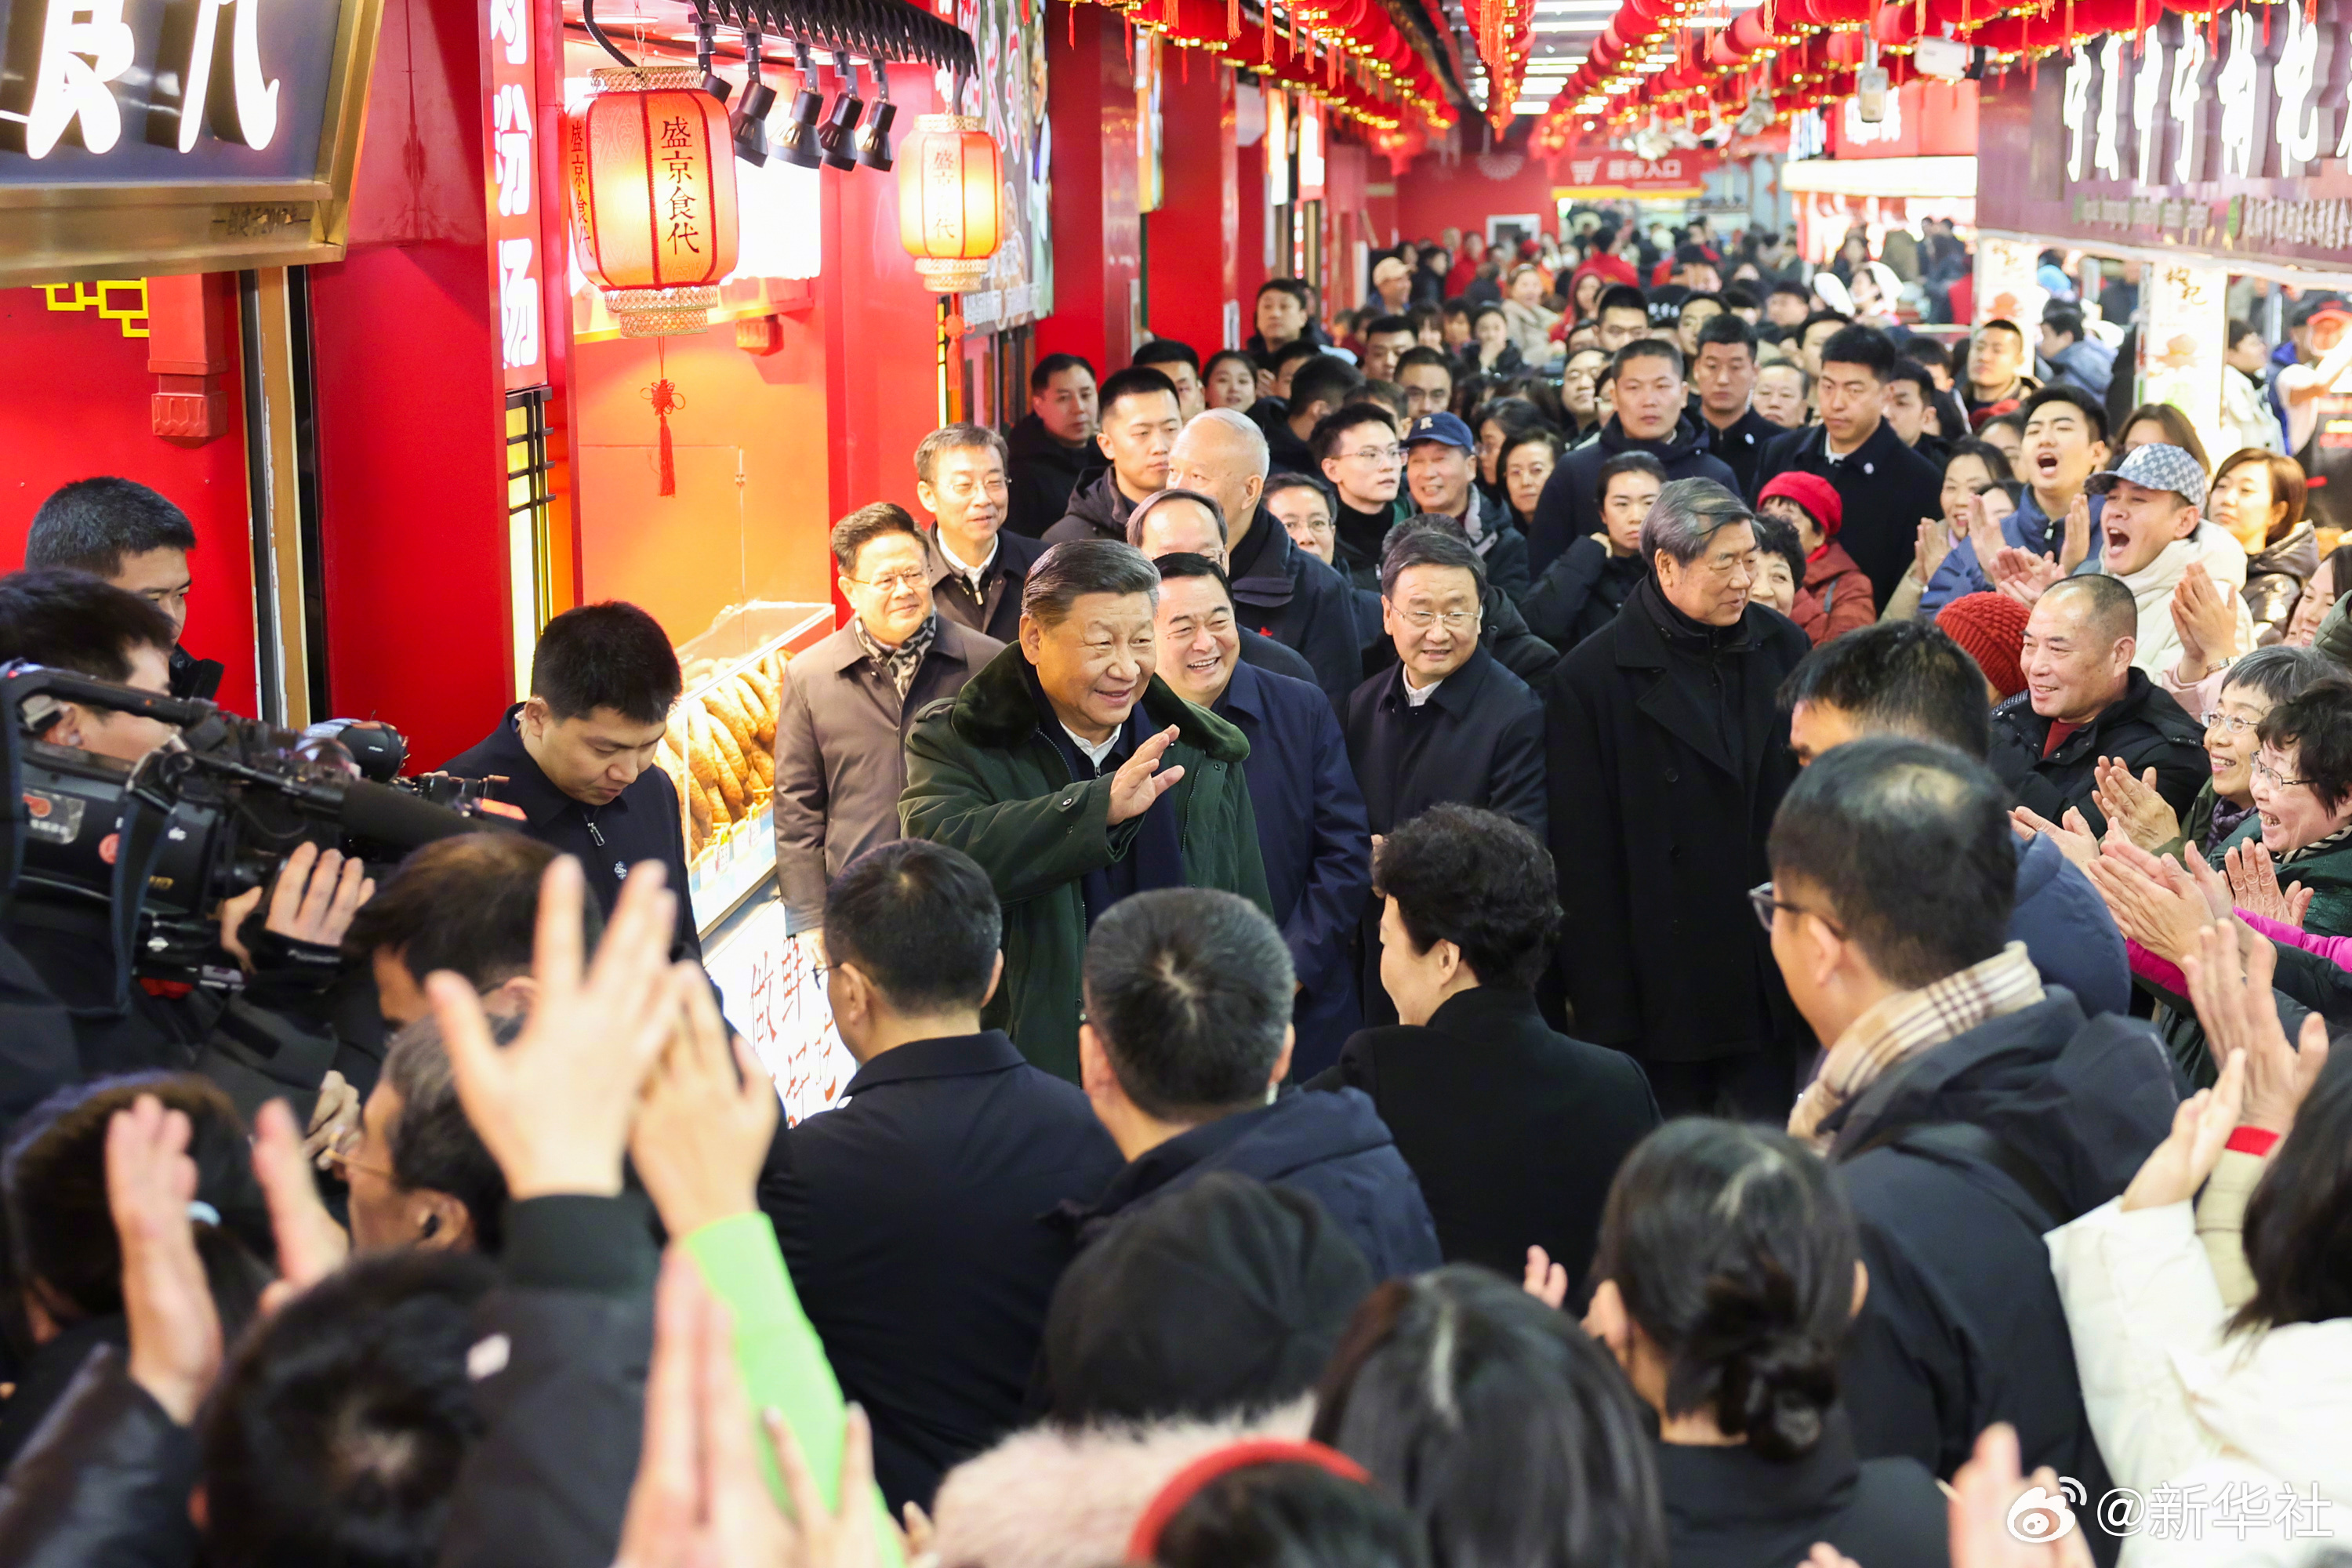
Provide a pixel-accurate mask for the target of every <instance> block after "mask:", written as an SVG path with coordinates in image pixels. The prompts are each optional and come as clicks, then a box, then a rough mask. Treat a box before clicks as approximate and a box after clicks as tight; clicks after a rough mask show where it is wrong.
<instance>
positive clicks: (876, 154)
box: [857, 98, 898, 174]
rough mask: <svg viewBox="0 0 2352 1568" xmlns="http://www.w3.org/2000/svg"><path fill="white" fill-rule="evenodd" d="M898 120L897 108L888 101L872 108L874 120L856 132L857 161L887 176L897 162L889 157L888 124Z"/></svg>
mask: <svg viewBox="0 0 2352 1568" xmlns="http://www.w3.org/2000/svg"><path fill="white" fill-rule="evenodd" d="M896 119H898V105H897V104H895V103H893V102H891V101H890V100H888V99H887V98H886V99H884V100H882V101H881V102H879V103H877V104H876V105H875V106H874V118H873V119H871V120H869V121H866V124H865V126H864V127H863V128H862V129H861V130H860V131H859V132H857V161H858V162H859V163H863V164H865V165H866V167H867V168H869V169H877V170H879V171H880V172H882V173H883V174H888V173H889V172H890V170H891V169H892V167H893V166H895V164H896V163H897V160H896V159H894V158H893V157H892V156H891V155H890V122H891V121H894V120H896Z"/></svg>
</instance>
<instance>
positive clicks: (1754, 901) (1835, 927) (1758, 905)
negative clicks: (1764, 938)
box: [1748, 882, 1845, 941]
mask: <svg viewBox="0 0 2352 1568" xmlns="http://www.w3.org/2000/svg"><path fill="white" fill-rule="evenodd" d="M1748 908H1750V909H1752V910H1755V911H1756V923H1757V924H1758V925H1760V926H1762V927H1763V928H1764V929H1765V931H1768V932H1769V931H1771V929H1772V915H1773V911H1774V910H1788V911H1789V912H1790V914H1792V915H1811V916H1812V917H1813V919H1815V920H1817V921H1821V922H1822V924H1823V925H1825V926H1827V927H1829V928H1830V930H1831V931H1832V932H1834V933H1835V934H1836V936H1837V937H1838V939H1839V940H1840V941H1843V940H1844V938H1845V928H1843V926H1841V925H1839V924H1838V923H1837V921H1833V920H1832V919H1830V917H1829V916H1827V915H1825V914H1823V913H1822V912H1821V910H1809V909H1807V908H1805V906H1804V905H1802V904H1791V903H1788V902H1786V901H1784V900H1781V899H1780V898H1778V897H1776V896H1774V893H1773V890H1772V884H1771V883H1769V882H1759V883H1757V884H1756V885H1755V886H1754V887H1752V888H1750V889H1748Z"/></svg>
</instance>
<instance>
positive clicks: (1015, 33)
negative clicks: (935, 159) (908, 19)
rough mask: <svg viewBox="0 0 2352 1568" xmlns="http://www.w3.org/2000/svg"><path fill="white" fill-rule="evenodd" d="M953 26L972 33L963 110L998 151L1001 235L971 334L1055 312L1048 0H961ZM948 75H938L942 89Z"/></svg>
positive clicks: (969, 319)
mask: <svg viewBox="0 0 2352 1568" xmlns="http://www.w3.org/2000/svg"><path fill="white" fill-rule="evenodd" d="M954 9H955V19H956V26H960V27H961V28H962V29H963V30H964V31H965V32H967V33H969V34H971V41H972V45H973V47H974V49H975V51H976V53H977V55H978V58H979V61H980V68H979V70H978V71H977V72H976V73H975V74H974V75H973V76H972V77H971V78H970V79H968V80H967V82H966V84H965V87H964V95H965V96H964V100H963V102H964V110H963V111H964V112H965V113H968V114H977V115H978V116H979V117H980V121H981V124H982V127H983V128H985V129H986V131H987V132H988V133H989V134H990V135H991V136H993V137H995V138H996V145H997V148H998V150H999V153H1000V156H1001V167H1002V170H1003V180H1004V186H1003V210H1002V212H1001V213H1000V214H999V215H998V228H997V233H998V234H999V235H1000V236H1001V237H1002V238H1001V242H1000V243H999V244H998V246H997V247H996V254H995V255H994V256H992V257H991V258H989V262H988V279H987V283H986V285H985V289H984V290H983V292H984V293H985V295H986V299H987V303H988V304H990V305H991V306H992V309H991V310H988V311H987V312H986V314H985V316H984V318H983V317H982V316H979V315H975V314H973V313H972V309H971V303H972V301H973V300H978V299H979V298H980V296H979V295H967V296H965V300H966V305H965V312H964V321H965V324H966V325H967V326H969V327H971V329H972V330H974V331H982V330H992V329H994V328H997V327H1017V326H1020V325H1021V324H1023V323H1024V322H1026V321H1033V320H1034V319H1036V318H1038V317H1041V316H1047V315H1051V314H1052V313H1053V310H1054V132H1053V126H1052V123H1051V122H1050V121H1048V120H1047V119H1046V116H1045V82H1046V78H1045V0H958V4H957V5H956V6H955V8H954ZM952 80H953V79H952V78H950V76H949V75H948V74H947V73H945V72H942V73H940V91H941V94H942V96H943V97H944V96H945V95H946V94H947V93H949V92H950V90H951V87H950V84H951V82H952Z"/></svg>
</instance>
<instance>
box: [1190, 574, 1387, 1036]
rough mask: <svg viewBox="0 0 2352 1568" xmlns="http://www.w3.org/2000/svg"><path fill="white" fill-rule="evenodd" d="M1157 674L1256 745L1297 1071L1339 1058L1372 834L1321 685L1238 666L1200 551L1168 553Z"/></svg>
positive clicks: (1262, 825) (1262, 851)
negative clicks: (1292, 976) (1290, 980)
mask: <svg viewBox="0 0 2352 1568" xmlns="http://www.w3.org/2000/svg"><path fill="white" fill-rule="evenodd" d="M1157 564H1158V565H1159V567H1160V606H1159V615H1158V619H1159V628H1160V677H1161V679H1164V680H1166V681H1167V682H1168V684H1169V685H1171V686H1172V687H1174V688H1175V689H1176V692H1177V695H1179V696H1181V697H1182V698H1183V699H1184V700H1185V701H1187V702H1190V703H1192V704H1193V705H1194V706H1195V707H1200V708H1206V709H1208V710H1210V711H1211V712H1213V713H1215V714H1216V715H1217V716H1218V717H1219V718H1221V719H1223V720H1226V721H1229V722H1231V723H1232V724H1233V725H1234V728H1235V729H1238V730H1239V731H1241V732H1242V733H1243V734H1244V735H1246V736H1248V737H1249V743H1250V754H1249V760H1248V761H1247V762H1246V763H1243V764H1242V765H1243V769H1244V772H1246V773H1247V774H1248V775H1249V788H1250V798H1251V800H1252V801H1253V802H1254V803H1255V806H1256V812H1257V845H1258V853H1259V855H1260V856H1261V857H1262V858H1264V859H1265V886H1266V891H1267V893H1268V894H1269V895H1271V897H1272V899H1273V901H1274V919H1275V923H1276V924H1277V925H1279V926H1280V927H1281V928H1282V938H1283V941H1284V942H1285V943H1286V945H1287V946H1288V947H1289V949H1290V963H1291V967H1292V968H1293V969H1295V970H1296V971H1297V977H1298V988H1299V989H1298V998H1297V1003H1296V1004H1295V1005H1293V1007H1292V1009H1291V1021H1292V1023H1293V1025H1294V1026H1296V1027H1297V1031H1298V1045H1297V1050H1296V1051H1295V1052H1294V1053H1293V1058H1292V1061H1291V1073H1292V1076H1293V1078H1294V1079H1298V1080H1300V1081H1304V1080H1305V1079H1308V1078H1310V1077H1312V1076H1314V1075H1315V1074H1316V1073H1318V1072H1321V1071H1322V1070H1323V1069H1324V1068H1327V1067H1329V1066H1330V1065H1331V1064H1332V1063H1333V1062H1335V1061H1337V1060H1338V1059H1339V1047H1340V1045H1341V1044H1342V1043H1343V1042H1344V1041H1345V1040H1346V1039H1347V1037H1349V1035H1350V1034H1352V1033H1354V1031H1355V1029H1356V1027H1357V1025H1358V1022H1359V1020H1360V1013H1359V1010H1358V1005H1357V1002H1356V976H1355V965H1354V964H1353V963H1352V962H1350V957H1349V942H1350V941H1351V939H1352V938H1353V936H1354V934H1355V931H1356V924H1357V921H1359V919H1360V918H1361V915H1362V911H1363V908H1364V896H1365V894H1367V893H1368V892H1370V890H1371V885H1372V837H1371V830H1370V828H1369V827H1368V826H1366V825H1365V821H1364V797H1363V795H1362V794H1361V793H1360V791H1359V790H1358V789H1357V788H1356V775H1355V773H1354V770H1352V769H1351V768H1349V765H1348V742H1347V741H1346V739H1345V738H1344V737H1342V736H1341V734H1340V733H1339V720H1338V718H1337V717H1336V716H1334V715H1333V713H1332V711H1331V704H1330V702H1329V701H1328V700H1327V699H1326V698H1325V697H1324V695H1323V693H1322V691H1321V689H1319V688H1318V687H1316V686H1315V685H1313V684H1311V683H1310V682H1307V681H1305V680H1294V679H1290V678H1289V677H1287V676H1283V675H1276V674H1275V673H1273V672H1272V671H1270V670H1265V669H1255V668H1251V667H1250V666H1249V665H1248V664H1246V663H1244V662H1243V661H1242V658H1241V651H1242V650H1241V639H1242V637H1244V636H1246V635H1247V634H1245V633H1244V632H1242V631H1240V630H1239V629H1238V628H1236V627H1235V626H1234V603H1233V590H1232V588H1231V587H1230V586H1229V585H1228V584H1227V583H1226V581H1225V576H1224V574H1223V573H1222V572H1220V571H1218V570H1217V568H1216V567H1215V565H1214V564H1213V563H1210V562H1209V561H1207V560H1206V559H1204V558H1202V557H1201V556H1198V555H1163V556H1161V557H1160V560H1159V562H1158V563H1157Z"/></svg>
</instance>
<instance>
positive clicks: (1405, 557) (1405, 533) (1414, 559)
mask: <svg viewBox="0 0 2352 1568" xmlns="http://www.w3.org/2000/svg"><path fill="white" fill-rule="evenodd" d="M1411 566H1459V567H1460V568H1462V569H1463V570H1464V571H1465V572H1467V573H1469V574H1470V575H1471V576H1472V577H1473V578H1475V580H1476V582H1477V584H1478V593H1479V595H1480V597H1482V598H1483V597H1484V596H1485V595H1486V561H1485V560H1484V559H1483V558H1481V557H1480V555H1479V554H1478V552H1477V551H1476V550H1475V549H1473V548H1471V544H1470V535H1469V534H1468V532H1466V531H1465V530H1464V529H1463V526H1462V520H1461V519H1460V518H1458V517H1446V516H1444V515H1443V514H1442V513H1438V512H1429V511H1425V512H1423V513H1422V514H1421V515H1420V516H1418V517H1409V518H1407V519H1405V520H1404V521H1402V522H1400V523H1398V524H1397V525H1396V526H1395V527H1394V528H1391V529H1390V530H1389V536H1388V538H1387V539H1386V540H1384V541H1382V542H1381V597H1382V598H1383V599H1390V598H1394V597H1395V596H1396V584H1397V579H1398V578H1399V577H1401V576H1402V575H1404V573H1405V569H1406V568H1407V567H1411Z"/></svg>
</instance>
